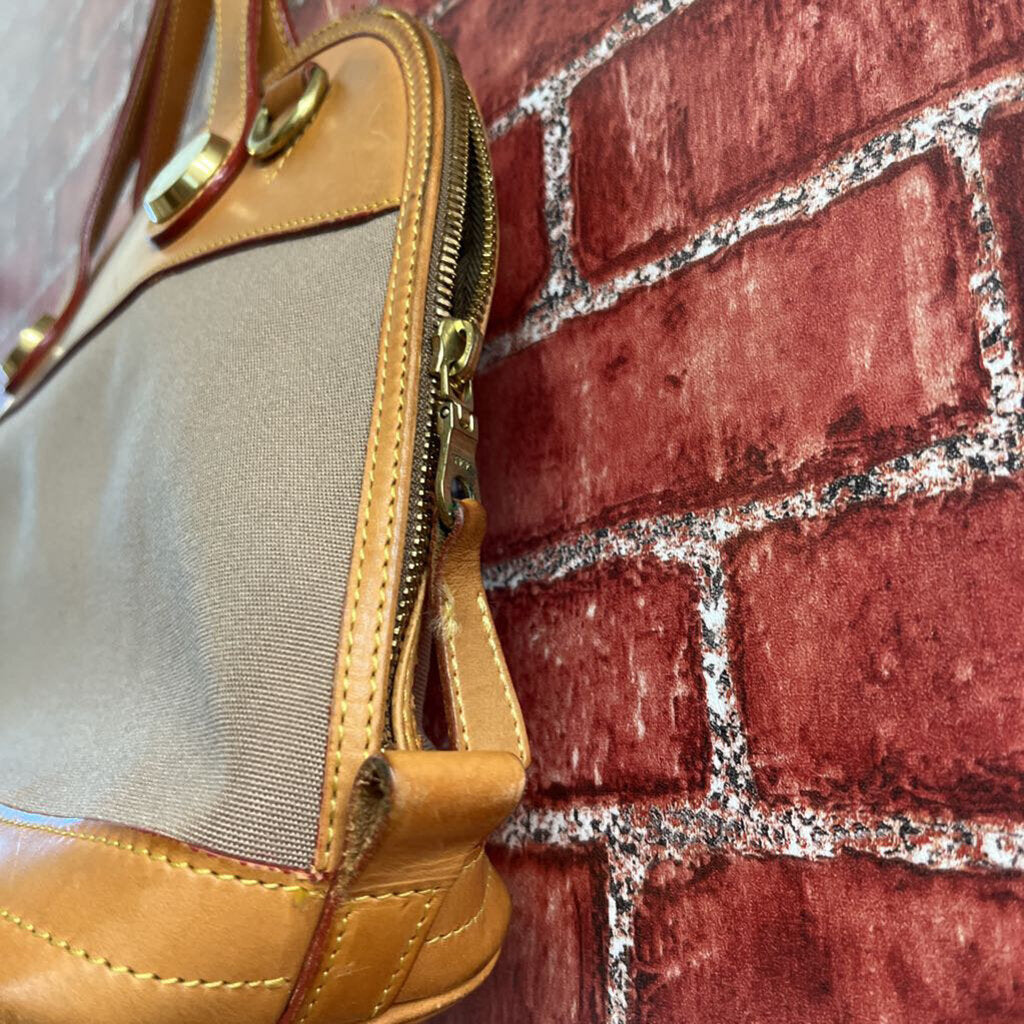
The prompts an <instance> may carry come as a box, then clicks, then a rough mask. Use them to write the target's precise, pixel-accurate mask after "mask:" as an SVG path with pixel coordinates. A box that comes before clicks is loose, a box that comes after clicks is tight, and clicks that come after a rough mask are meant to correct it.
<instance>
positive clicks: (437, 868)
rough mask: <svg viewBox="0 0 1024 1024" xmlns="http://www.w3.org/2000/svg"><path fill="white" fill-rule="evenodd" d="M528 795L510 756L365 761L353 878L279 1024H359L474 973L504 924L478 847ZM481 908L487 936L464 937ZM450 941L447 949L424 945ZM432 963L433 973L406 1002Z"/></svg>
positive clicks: (394, 754) (341, 886)
mask: <svg viewBox="0 0 1024 1024" xmlns="http://www.w3.org/2000/svg"><path fill="white" fill-rule="evenodd" d="M522 786H523V768H522V765H521V763H520V762H519V761H518V760H517V759H516V758H515V757H513V756H511V755H509V754H506V753H498V752H486V753H457V752H454V751H390V752H388V753H387V754H385V755H382V756H378V757H374V758H371V759H370V760H369V761H367V763H366V764H365V765H364V767H363V769H362V770H361V772H360V774H359V781H358V783H357V786H356V788H355V790H354V793H353V804H352V809H351V815H350V821H349V836H348V840H349V842H348V848H349V850H350V851H352V852H353V855H354V856H355V858H356V863H355V864H353V865H352V866H351V867H352V870H353V871H354V875H353V876H352V877H351V879H350V880H348V881H346V880H345V875H346V874H347V873H348V872H347V871H345V872H343V874H342V877H341V878H340V880H339V882H338V884H337V886H336V889H335V890H334V891H332V893H331V895H330V897H329V899H328V903H327V907H326V909H325V914H324V918H323V919H322V921H321V927H320V930H319V932H318V936H317V939H316V941H315V943H314V948H313V956H312V957H311V958H310V959H309V961H308V962H307V965H306V968H305V969H304V971H303V975H302V977H301V978H300V980H299V984H298V986H297V987H296V991H295V993H294V995H293V998H292V1000H291V1002H290V1004H289V1007H288V1012H287V1013H286V1015H285V1017H284V1022H288V1024H328V1022H335V1021H337V1022H345V1021H363V1020H367V1019H370V1018H373V1017H376V1016H377V1015H379V1014H382V1013H383V1012H384V1011H386V1010H387V1009H388V1008H389V1007H391V1006H392V1005H393V1004H395V1003H396V1001H397V1000H398V997H399V994H400V993H403V1001H409V1000H413V999H416V1000H418V999H420V998H424V997H436V996H438V995H439V994H440V993H443V992H446V991H447V990H449V989H452V988H456V987H458V986H460V985H462V984H464V983H466V982H467V981H469V980H470V979H471V978H472V977H473V976H475V975H477V974H479V973H480V972H481V971H482V970H483V969H484V968H485V967H486V965H487V963H488V961H489V960H490V959H491V958H492V957H493V956H494V954H495V952H496V951H497V949H498V947H499V946H500V944H501V940H502V937H503V936H504V932H505V927H506V925H507V921H508V906H507V897H505V896H504V890H503V889H502V887H501V884H500V882H499V881H498V880H497V879H495V880H494V882H493V883H491V884H490V885H488V884H487V875H486V874H485V872H486V871H487V870H488V868H489V865H488V862H487V860H486V858H485V857H484V856H483V855H482V854H481V846H482V843H483V840H484V839H485V838H486V836H487V835H488V834H489V833H490V832H491V831H492V830H493V829H494V828H495V827H496V826H497V825H498V823H499V822H500V821H502V820H503V819H504V818H505V817H506V816H507V815H508V814H509V813H510V811H511V810H512V808H514V807H515V805H516V803H517V802H518V800H519V797H520V794H521V792H522ZM481 883H482V884H481ZM484 899H486V900H487V907H486V909H485V911H483V912H482V913H481V917H482V916H484V914H485V913H486V914H487V916H488V921H487V922H486V925H483V926H481V928H480V929H479V933H478V934H477V933H471V931H470V927H469V926H467V927H466V928H463V929H462V930H461V931H459V926H460V924H461V923H462V922H464V921H465V920H466V919H467V918H468V916H469V914H468V910H469V907H470V905H473V913H475V912H476V910H477V909H478V908H479V906H480V903H479V902H478V901H482V900H484ZM449 900H452V901H453V905H452V908H451V909H450V910H449V909H447V905H448V902H449ZM442 911H443V915H444V916H442V917H441V918H440V920H441V922H442V924H441V926H440V927H439V925H438V918H439V915H440V914H442ZM446 931H449V932H451V936H450V939H451V944H450V945H448V946H446V947H445V946H444V943H443V942H442V941H440V940H439V941H437V942H433V943H431V944H430V946H429V947H428V946H427V945H426V943H427V941H428V939H430V938H432V937H434V936H444V935H445V932H446ZM463 937H465V941H460V940H462V939H463ZM442 947H444V948H445V949H446V951H447V954H446V961H447V962H446V963H445V964H443V965H442V964H441V963H440V962H439V961H438V960H437V956H438V955H439V953H440V950H441V949H442ZM427 949H430V950H431V953H430V954H426V953H425V951H426V950H427ZM425 955H426V956H427V961H426V967H425V968H424V969H422V970H421V971H419V972H418V974H417V975H416V978H417V980H416V982H415V984H414V985H413V988H412V990H411V994H409V995H408V996H406V995H405V990H406V987H407V985H408V984H409V979H410V977H411V976H412V974H413V972H414V970H415V969H416V968H415V965H416V964H417V963H418V962H419V959H420V958H421V957H423V956H425ZM432 984H436V985H437V986H438V987H436V988H434V989H430V988H429V986H430V985H432ZM396 1010H397V1007H396ZM396 1019H400V1017H396ZM410 1019H413V1018H410Z"/></svg>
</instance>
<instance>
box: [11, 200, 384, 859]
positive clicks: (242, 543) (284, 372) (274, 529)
mask: <svg viewBox="0 0 1024 1024" xmlns="http://www.w3.org/2000/svg"><path fill="white" fill-rule="evenodd" d="M396 217H397V215H396V214H393V213H392V214H387V215H383V216H379V217H377V218H375V219H372V220H369V221H366V222H364V223H362V224H358V225H353V226H348V227H345V228H343V229H340V230H334V231H329V232H325V233H321V234H313V235H307V236H302V237H297V238H291V239H286V240H279V241H275V242H271V243H267V244H263V245H260V246H257V247H254V248H250V249H246V250H242V251H239V252H235V253H231V254H227V255H223V256H220V257H218V258H216V259H213V260H210V261H208V262H205V263H202V264H199V265H195V266H192V267H190V268H188V269H186V270H183V271H181V272H179V273H176V274H173V275H171V276H168V277H166V278H164V279H162V280H160V281H158V282H156V283H155V284H154V285H152V286H151V287H149V288H148V289H146V290H145V291H143V292H142V293H141V294H140V295H138V296H137V297H136V298H135V299H134V300H133V301H132V302H131V303H130V305H128V306H127V307H126V308H125V309H124V310H123V311H122V312H121V313H120V314H119V315H117V316H116V317H115V318H114V319H113V320H112V321H111V322H110V323H109V324H107V325H106V326H104V327H103V329H102V331H101V332H100V333H99V334H98V335H97V336H96V337H95V338H93V339H92V340H91V341H89V342H88V343H87V344H86V345H84V346H83V347H82V349H81V350H80V351H78V352H77V353H76V354H75V355H73V356H72V357H71V358H70V359H69V360H68V362H67V364H66V365H65V366H63V367H62V368H61V369H60V370H59V371H58V372H57V373H56V375H55V376H54V377H53V379H52V380H50V381H49V382H48V383H46V384H45V385H44V387H43V388H42V389H41V390H40V392H39V393H38V394H37V395H35V396H34V397H33V398H32V399H31V400H30V401H29V402H27V403H26V405H25V407H24V408H22V409H21V410H19V411H18V412H16V413H15V414H14V415H13V416H12V417H10V418H9V419H8V420H7V421H5V422H3V423H2V424H0V529H2V531H3V538H4V556H3V558H2V559H0V801H2V802H4V803H7V804H11V805H14V806H17V807H20V808H22V809H24V810H28V811H35V812H40V813H46V814H54V815H66V816H87V817H96V818H103V819H108V820H113V821H116V822H120V823H123V824H127V825H131V826H135V827H139V828H145V829H151V830H155V831H157V832H161V833H163V834H165V835H168V836H172V837H174V838H177V839H181V840H185V841H188V842H193V843H198V844H201V845H203V846H207V847H211V848H213V849H216V850H219V851H223V852H226V853H229V854H233V855H235V856H238V857H247V858H254V859H258V860H263V861H270V862H274V863H279V864H284V865H293V866H302V865H306V864H308V863H309V862H310V861H311V858H312V854H313V847H314V843H315V837H316V823H317V815H318V811H319V800H320V779H321V775H322V771H323V759H324V751H325V745H326V739H327V736H326V733H327V722H328V714H329V709H330V702H331V692H332V679H333V671H334V661H335V655H336V647H337V639H338V632H339V623H340V619H341V614H342V606H343V604H344V600H345V586H346V581H347V576H348V571H349V562H350V558H351V550H352V544H353V537H354V533H355V525H356V518H357V511H358V504H359V495H360V484H361V480H362V471H363V462H364V457H365V449H366V440H367V435H368V429H369V423H370V414H371V408H372V403H373V392H374V378H375V373H376V361H377V344H378V335H379V330H380V318H381V311H382V306H383V299H384V295H385V290H386V286H387V277H388V271H389V266H390V262H391V251H392V246H393V242H394V236H395V226H396ZM85 396H88V400H85Z"/></svg>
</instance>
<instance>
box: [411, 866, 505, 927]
mask: <svg viewBox="0 0 1024 1024" xmlns="http://www.w3.org/2000/svg"><path fill="white" fill-rule="evenodd" d="M490 888H491V873H490V872H489V871H488V872H487V878H486V880H485V881H484V894H483V898H482V899H481V900H480V906H479V907H478V908H477V912H476V913H475V914H474V915H473V916H472V917H471V918H470V919H469V920H468V921H466V922H464V923H463V924H460V925H459V927H458V928H453V929H452V930H451V931H449V932H445V933H444V934H442V935H435V936H434V937H433V938H432V939H427V941H426V942H425V943H423V945H425V946H433V945H434V944H435V943H438V942H444V941H446V940H447V939H453V938H455V936H456V935H461V934H462V933H463V932H464V931H465V930H466V929H467V928H472V927H473V925H475V924H476V923H477V921H479V920H480V918H481V917H482V916H483V912H484V908H485V907H486V906H487V893H488V892H489V891H490Z"/></svg>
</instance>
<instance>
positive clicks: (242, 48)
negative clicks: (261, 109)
mask: <svg viewBox="0 0 1024 1024" xmlns="http://www.w3.org/2000/svg"><path fill="white" fill-rule="evenodd" d="M251 11H252V6H251V5H250V4H246V7H245V14H244V15H243V16H242V31H241V32H240V33H239V36H240V37H241V38H240V39H239V45H238V63H239V69H238V73H239V78H238V81H239V84H240V85H241V90H240V95H239V98H238V100H239V108H240V109H239V111H238V114H237V115H236V116H235V120H234V121H233V122H232V124H237V125H238V130H239V132H243V131H244V130H245V115H246V113H247V108H248V106H249V59H248V58H249V28H250V25H249V16H250V13H251ZM258 45H259V43H258V41H257V46H258ZM243 142H244V140H243Z"/></svg>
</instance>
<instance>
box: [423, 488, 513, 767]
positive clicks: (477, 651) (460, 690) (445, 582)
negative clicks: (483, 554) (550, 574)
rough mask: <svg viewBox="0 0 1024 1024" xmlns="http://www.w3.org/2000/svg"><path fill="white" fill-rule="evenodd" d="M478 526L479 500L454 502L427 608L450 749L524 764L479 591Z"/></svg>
mask: <svg viewBox="0 0 1024 1024" xmlns="http://www.w3.org/2000/svg"><path fill="white" fill-rule="evenodd" d="M486 530H487V514H486V512H485V511H484V507H483V505H481V504H480V503H479V502H477V501H472V500H466V501H461V502H460V503H459V508H458V510H457V513H456V521H455V527H454V529H453V530H452V532H451V534H450V535H449V537H448V538H447V540H446V541H445V543H444V546H443V547H442V549H441V552H440V555H439V558H438V564H437V570H436V574H435V577H436V578H435V585H434V608H435V620H436V622H437V628H438V632H439V636H438V638H437V648H438V661H439V663H440V668H441V679H442V682H443V684H444V690H445V707H446V709H447V712H448V726H449V731H450V733H451V736H452V740H453V742H454V745H455V747H456V748H457V749H459V750H501V751H507V752H509V753H511V754H515V756H516V757H517V758H518V759H519V760H520V761H521V762H522V764H523V765H524V766H528V765H529V763H530V744H529V740H528V739H527V736H526V725H525V724H524V722H523V713H522V711H521V710H520V707H519V701H518V699H517V698H516V692H515V690H514V688H513V686H512V681H511V679H510V678H509V673H508V666H507V665H506V664H505V656H504V654H502V651H501V644H500V642H499V640H498V634H497V630H496V629H495V627H494V620H493V619H492V618H491V610H490V606H489V605H488V603H487V595H486V594H485V592H484V585H483V575H482V572H481V567H480V547H481V544H482V543H483V538H484V533H485V532H486Z"/></svg>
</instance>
